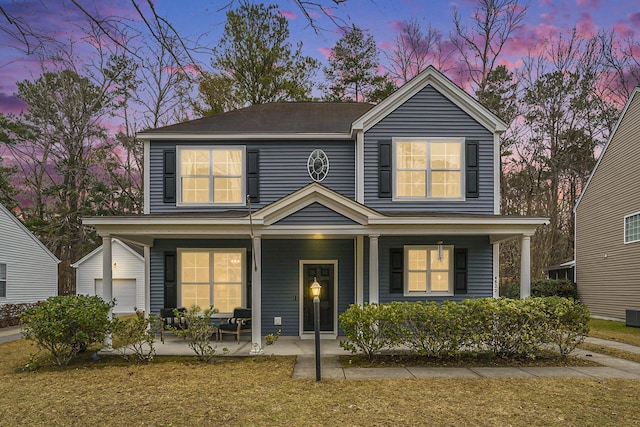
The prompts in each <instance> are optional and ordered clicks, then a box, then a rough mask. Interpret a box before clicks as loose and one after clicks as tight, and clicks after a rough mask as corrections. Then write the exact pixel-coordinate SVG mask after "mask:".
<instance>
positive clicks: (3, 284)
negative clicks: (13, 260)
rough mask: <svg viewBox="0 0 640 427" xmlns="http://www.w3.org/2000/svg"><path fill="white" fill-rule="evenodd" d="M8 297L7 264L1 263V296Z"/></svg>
mask: <svg viewBox="0 0 640 427" xmlns="http://www.w3.org/2000/svg"><path fill="white" fill-rule="evenodd" d="M6 297H7V264H4V263H0V298H6Z"/></svg>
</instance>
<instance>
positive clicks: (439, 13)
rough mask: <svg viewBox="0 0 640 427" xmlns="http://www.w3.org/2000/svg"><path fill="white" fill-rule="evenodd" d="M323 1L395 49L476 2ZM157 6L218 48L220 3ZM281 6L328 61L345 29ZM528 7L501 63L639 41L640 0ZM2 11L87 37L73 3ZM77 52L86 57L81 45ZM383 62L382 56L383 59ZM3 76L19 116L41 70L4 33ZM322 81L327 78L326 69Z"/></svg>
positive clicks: (127, 9)
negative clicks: (406, 34) (410, 27)
mask: <svg viewBox="0 0 640 427" xmlns="http://www.w3.org/2000/svg"><path fill="white" fill-rule="evenodd" d="M3 3H7V2H6V1H3ZM142 3H143V2H141V4H142ZM267 3H272V2H267ZM321 3H322V4H324V5H326V6H332V7H331V8H327V9H326V10H327V11H328V13H329V14H331V15H333V16H335V17H338V18H340V19H343V20H345V21H346V22H348V23H353V24H355V25H357V26H359V27H361V28H363V29H365V30H368V31H370V32H371V33H372V34H373V36H374V38H375V40H376V42H377V44H378V46H379V47H380V48H381V49H388V48H389V47H391V46H393V41H394V39H395V37H396V36H397V34H398V28H399V27H400V23H402V22H403V21H406V20H408V19H411V18H416V19H417V20H418V21H419V22H420V23H422V24H424V25H425V26H426V24H428V23H431V24H432V25H433V26H434V27H436V28H438V29H439V30H440V31H441V32H442V33H443V36H445V37H446V36H448V34H449V32H450V31H451V30H452V29H453V25H452V19H451V16H452V7H453V6H457V7H458V8H459V10H460V12H461V15H462V16H463V17H468V16H470V15H471V13H472V11H473V5H474V4H475V1H474V0H429V1H427V0H424V1H411V0H347V1H346V2H345V3H343V4H341V5H338V6H335V5H334V3H333V2H332V1H330V0H321ZM81 4H83V6H84V7H85V8H86V9H87V10H89V11H95V10H96V9H98V10H99V13H100V14H102V16H110V15H111V16H113V15H120V16H128V17H130V18H131V19H132V20H133V21H132V25H134V26H136V25H139V22H138V23H137V22H136V21H137V20H139V19H138V17H137V15H136V13H135V11H134V10H133V9H132V7H131V3H130V2H129V1H127V0H117V1H113V2H99V1H95V2H94V1H91V0H84V1H82V2H81ZM154 4H155V6H156V8H157V10H158V12H159V13H160V14H161V15H163V16H166V17H167V18H168V19H169V20H170V22H172V23H173V24H174V26H175V27H176V28H177V29H178V30H179V31H180V32H181V33H182V35H183V36H186V37H190V38H196V37H199V36H202V35H204V36H203V38H202V41H204V43H205V44H206V45H207V46H211V47H214V46H215V45H216V42H217V40H219V37H220V35H221V32H222V28H223V27H224V23H225V20H226V17H225V12H226V10H218V8H217V7H216V4H217V2H215V1H213V2H212V1H211V0H191V1H189V2H178V1H174V0H156V1H155V2H154ZM279 4H280V10H281V13H282V15H283V16H285V17H286V18H287V19H288V20H289V24H290V30H291V40H292V41H294V42H297V41H303V43H304V48H303V50H304V53H305V54H307V55H310V56H313V57H316V58H317V59H318V60H320V61H321V62H324V61H325V60H326V58H327V54H328V52H329V50H330V48H331V47H332V46H333V44H334V43H335V42H336V40H337V39H338V38H339V37H340V31H339V30H337V29H336V28H335V25H334V24H333V23H332V22H331V21H330V20H329V19H328V18H327V17H326V16H324V15H323V14H322V13H321V12H320V11H319V10H312V11H311V14H312V15H313V16H314V17H316V18H317V19H318V21H317V24H318V26H319V27H320V28H321V30H320V31H319V32H315V31H314V30H313V29H312V28H311V27H310V26H309V24H308V22H307V21H306V20H305V17H304V15H303V14H302V12H301V11H300V9H299V8H298V7H297V6H296V4H295V2H294V1H292V0H282V1H280V2H279ZM529 4H530V7H529V10H528V12H527V15H526V19H525V23H524V27H523V28H522V29H521V30H520V31H518V32H517V34H515V35H514V36H513V37H512V39H511V41H510V43H509V44H508V45H507V46H506V47H505V50H504V53H505V55H504V57H503V58H502V61H501V63H504V64H506V65H508V66H518V65H519V64H520V63H521V61H522V58H523V56H524V54H525V53H526V52H527V51H528V50H529V49H531V48H532V47H533V46H535V45H536V44H539V43H541V42H543V41H544V40H545V39H546V38H548V37H550V36H557V34H558V33H559V32H560V31H562V30H565V31H566V30H568V29H570V28H572V27H574V26H575V27H576V28H577V29H578V31H579V33H580V34H583V35H590V34H593V33H597V32H598V31H600V30H615V31H616V32H617V33H618V34H619V35H620V36H632V37H635V38H636V39H640V2H639V1H637V0H617V1H615V2H611V1H604V0H564V1H555V0H531V1H530V2H529ZM3 7H5V8H6V9H7V10H9V11H10V12H13V13H15V14H21V15H28V19H30V22H32V25H33V26H34V28H37V29H38V30H39V31H40V32H42V33H45V34H47V35H50V36H51V37H52V38H54V39H56V40H60V41H68V40H69V39H72V38H75V39H78V38H79V37H80V36H81V34H80V32H79V31H78V29H77V24H81V23H85V18H84V16H83V15H82V13H81V12H80V11H79V10H78V9H77V8H76V7H75V6H73V4H71V2H70V1H69V0H48V1H46V2H43V1H41V0H24V1H20V2H11V3H7V4H3ZM0 25H2V26H3V27H4V26H6V25H7V24H6V21H5V20H4V18H1V19H0ZM77 48H78V51H77V52H76V53H79V54H81V53H82V47H81V43H78V47H77ZM198 55H199V58H201V59H202V62H203V63H204V64H209V57H210V55H208V54H207V53H200V54H198ZM384 58H385V57H384V55H381V59H382V60H383V61H384ZM0 72H1V73H2V79H0V112H14V113H17V112H19V111H20V110H21V108H22V107H23V104H22V103H21V102H20V101H19V100H18V99H16V98H15V96H14V93H15V91H16V86H15V82H16V81H18V80H23V79H34V78H36V77H37V75H38V74H39V73H40V67H39V65H38V61H37V60H36V59H35V58H33V57H28V56H27V55H25V54H24V53H23V52H21V51H20V49H19V46H18V45H17V44H16V43H15V42H14V41H12V40H10V39H8V38H7V36H6V35H5V34H3V33H0ZM319 76H320V77H321V76H322V74H321V72H320V73H319Z"/></svg>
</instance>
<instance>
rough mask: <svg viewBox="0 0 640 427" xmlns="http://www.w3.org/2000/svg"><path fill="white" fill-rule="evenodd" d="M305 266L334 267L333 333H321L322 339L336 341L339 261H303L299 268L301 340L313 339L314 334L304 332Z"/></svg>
mask: <svg viewBox="0 0 640 427" xmlns="http://www.w3.org/2000/svg"><path fill="white" fill-rule="evenodd" d="M305 264H331V265H333V331H331V332H327V331H324V332H320V334H321V335H322V338H327V339H336V338H337V337H338V260H337V259H330V260H326V259H320V260H318V259H301V260H300V262H299V267H298V277H299V280H298V282H299V286H298V292H299V298H298V301H299V304H298V310H299V311H298V325H299V326H298V329H299V334H300V338H302V339H305V338H312V337H313V335H314V334H313V333H308V332H305V331H304V322H303V316H304V311H303V310H304V294H303V292H304V266H305Z"/></svg>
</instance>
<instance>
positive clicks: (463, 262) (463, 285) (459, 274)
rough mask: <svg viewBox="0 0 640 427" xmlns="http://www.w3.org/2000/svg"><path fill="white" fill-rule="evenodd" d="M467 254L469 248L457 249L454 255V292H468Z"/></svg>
mask: <svg viewBox="0 0 640 427" xmlns="http://www.w3.org/2000/svg"><path fill="white" fill-rule="evenodd" d="M467 254H468V249H466V248H465V249H455V255H454V270H455V271H454V278H455V284H454V294H466V293H467V261H468V260H467Z"/></svg>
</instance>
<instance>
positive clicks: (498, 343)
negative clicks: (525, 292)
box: [485, 298, 545, 358]
mask: <svg viewBox="0 0 640 427" xmlns="http://www.w3.org/2000/svg"><path fill="white" fill-rule="evenodd" d="M485 301H486V304H487V305H488V309H489V310H490V311H491V312H492V313H493V316H492V320H491V323H490V324H489V325H488V326H489V328H490V330H489V340H488V341H486V345H487V347H488V349H489V351H491V352H492V353H493V354H494V355H496V356H497V357H503V358H507V357H514V356H519V357H529V358H534V357H535V356H536V354H537V353H539V351H540V346H541V345H542V344H543V343H544V337H545V318H544V311H543V306H542V303H541V302H540V299H538V298H527V299H524V300H523V299H515V300H514V299H510V298H499V299H492V298H487V299H486V300H485Z"/></svg>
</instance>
